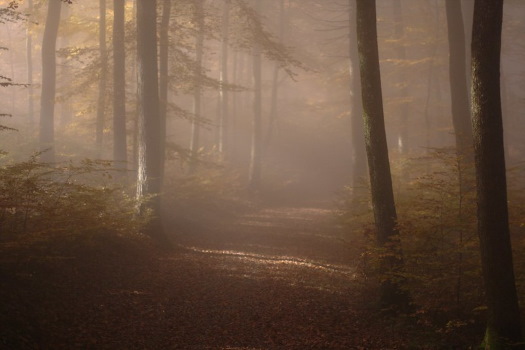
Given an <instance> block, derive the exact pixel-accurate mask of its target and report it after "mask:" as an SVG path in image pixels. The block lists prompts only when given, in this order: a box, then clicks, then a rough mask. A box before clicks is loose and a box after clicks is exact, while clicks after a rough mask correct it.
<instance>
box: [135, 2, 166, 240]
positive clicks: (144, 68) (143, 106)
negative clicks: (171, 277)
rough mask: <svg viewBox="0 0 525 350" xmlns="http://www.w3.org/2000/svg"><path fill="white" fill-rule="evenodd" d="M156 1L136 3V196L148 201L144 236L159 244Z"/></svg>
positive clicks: (158, 120)
mask: <svg viewBox="0 0 525 350" xmlns="http://www.w3.org/2000/svg"><path fill="white" fill-rule="evenodd" d="M156 10H157V1H156V0H137V68H138V95H139V106H140V107H139V125H138V126H139V128H138V129H139V135H138V148H139V149H138V174H137V197H138V199H139V200H143V199H144V197H148V196H153V197H152V198H148V201H147V202H146V203H145V204H144V205H143V207H142V208H143V209H144V208H148V209H151V211H152V214H153V220H152V221H151V223H150V225H149V227H148V228H147V234H149V235H150V236H152V237H154V238H156V239H157V240H159V241H163V240H164V239H165V236H164V234H163V232H162V224H161V217H160V216H161V210H160V204H161V197H160V193H161V177H162V174H161V169H162V167H161V156H160V149H161V147H160V113H159V76H158V74H159V72H158V65H157V12H156Z"/></svg>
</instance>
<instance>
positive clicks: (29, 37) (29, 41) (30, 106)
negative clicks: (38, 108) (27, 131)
mask: <svg viewBox="0 0 525 350" xmlns="http://www.w3.org/2000/svg"><path fill="white" fill-rule="evenodd" d="M27 11H28V13H29V14H30V15H32V14H33V0H28V1H27ZM31 23H32V21H31V20H30V21H28V23H27V29H26V64H27V84H28V85H29V86H28V87H27V122H28V123H29V125H30V127H31V128H33V124H34V122H35V101H34V98H35V92H34V88H33V33H32V24H31Z"/></svg>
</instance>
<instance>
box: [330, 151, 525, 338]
mask: <svg viewBox="0 0 525 350" xmlns="http://www.w3.org/2000/svg"><path fill="white" fill-rule="evenodd" d="M402 167H409V168H410V173H408V172H406V171H403V169H401V167H398V168H399V169H398V168H396V166H394V167H393V169H394V175H393V178H394V183H395V184H402V189H399V188H398V191H396V193H395V199H396V207H397V213H398V226H399V230H400V236H401V237H400V239H401V242H402V250H403V252H402V254H403V255H402V258H403V261H404V268H403V270H402V271H401V272H400V271H397V272H396V273H397V274H399V276H398V277H399V278H402V279H403V281H405V286H406V288H407V289H408V291H409V293H410V295H411V297H412V301H413V304H414V310H415V311H414V313H413V314H412V315H410V317H411V318H413V319H414V320H415V322H417V323H418V324H419V325H421V326H425V327H430V328H431V329H433V330H434V332H435V334H436V335H437V336H438V337H439V338H440V339H442V340H443V339H460V338H461V337H464V336H467V335H468V334H469V333H476V332H482V329H483V327H482V325H483V324H484V321H483V320H484V318H485V312H486V306H485V304H484V295H483V281H482V276H481V263H480V256H479V240H478V236H477V230H476V227H477V219H476V201H475V193H474V191H475V190H472V191H471V192H467V193H462V194H460V193H459V185H458V167H457V159H456V156H455V153H454V151H453V150H452V149H436V150H433V152H431V153H430V154H428V155H427V156H424V157H419V158H415V159H410V160H408V161H406V162H405V163H404V164H403V166H402ZM522 175H523V169H522V167H519V166H518V167H515V168H513V169H509V171H508V188H509V189H508V193H509V212H510V227H511V234H512V238H513V248H514V261H515V271H516V279H517V287H518V292H519V296H520V300H521V301H522V302H525V299H524V297H525V253H524V252H525V250H524V248H525V239H524V236H525V235H524V233H525V227H524V226H525V225H524V222H525V205H524V204H525V189H524V188H523V186H522V185H521V182H522V181H521V179H522V178H523V177H522ZM365 185H366V184H365ZM398 187H400V186H398ZM355 192H357V193H358V195H357V196H356V195H354V194H355ZM359 193H360V192H359V191H355V190H353V189H351V188H347V189H346V190H345V192H344V193H343V194H342V196H341V200H340V205H339V213H338V215H339V218H340V220H341V222H342V223H343V225H344V226H345V228H346V230H345V231H346V232H348V235H347V237H345V241H346V242H347V243H349V244H353V245H355V244H358V245H359V246H360V247H361V261H360V263H359V272H360V276H361V279H360V280H361V281H362V282H364V283H377V282H378V281H379V280H381V279H382V278H384V277H386V276H385V275H384V273H383V271H380V269H379V265H378V261H379V260H380V259H379V258H380V256H381V254H383V252H382V251H381V250H380V249H378V248H377V247H376V245H375V228H374V224H373V214H372V208H371V205H370V203H369V199H368V198H369V191H362V192H361V193H360V194H359ZM390 277H391V276H389V278H390Z"/></svg>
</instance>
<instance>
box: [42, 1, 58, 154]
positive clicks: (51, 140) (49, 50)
mask: <svg viewBox="0 0 525 350" xmlns="http://www.w3.org/2000/svg"><path fill="white" fill-rule="evenodd" d="M61 4H62V3H61V1H60V0H49V3H48V9H47V19H46V27H45V29H44V37H43V39H42V94H41V100H40V149H41V150H42V151H45V152H44V153H43V154H42V156H41V159H42V161H44V162H49V163H52V162H54V161H55V95H56V41H57V36H58V27H59V24H60V9H61Z"/></svg>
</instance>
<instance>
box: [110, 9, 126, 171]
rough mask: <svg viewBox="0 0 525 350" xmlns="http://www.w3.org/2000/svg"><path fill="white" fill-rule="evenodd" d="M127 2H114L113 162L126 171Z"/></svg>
mask: <svg viewBox="0 0 525 350" xmlns="http://www.w3.org/2000/svg"><path fill="white" fill-rule="evenodd" d="M125 6H126V1H125V0H113V161H115V163H116V164H115V165H116V167H117V168H118V169H126V167H127V165H126V162H127V141H126V49H125V41H124V37H125V11H126V7H125Z"/></svg>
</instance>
